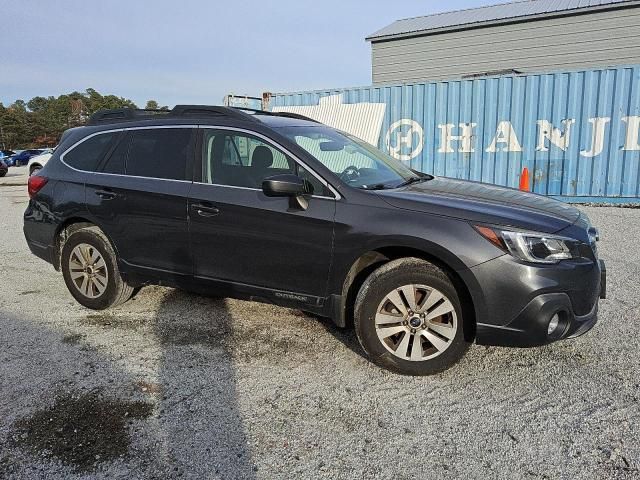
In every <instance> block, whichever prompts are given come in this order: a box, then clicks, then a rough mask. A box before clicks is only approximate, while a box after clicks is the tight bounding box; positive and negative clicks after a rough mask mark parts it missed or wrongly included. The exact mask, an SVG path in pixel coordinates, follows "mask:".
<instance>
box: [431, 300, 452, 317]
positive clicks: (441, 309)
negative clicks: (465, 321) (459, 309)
mask: <svg viewBox="0 0 640 480" xmlns="http://www.w3.org/2000/svg"><path fill="white" fill-rule="evenodd" d="M450 312H453V305H451V302H450V301H449V300H445V301H444V302H442V303H441V304H440V305H438V306H437V307H436V308H435V309H434V310H432V311H430V312H429V313H428V314H427V320H433V319H434V318H438V317H441V316H442V315H445V314H447V313H450Z"/></svg>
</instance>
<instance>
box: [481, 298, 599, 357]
mask: <svg viewBox="0 0 640 480" xmlns="http://www.w3.org/2000/svg"><path fill="white" fill-rule="evenodd" d="M556 313H558V314H559V316H560V324H559V326H558V328H557V329H556V331H555V332H553V334H551V335H549V334H548V333H547V331H548V328H549V322H550V321H551V317H553V315H554V314H556ZM597 321H598V302H596V303H595V304H594V305H593V308H592V309H591V311H590V312H589V313H587V314H586V315H575V314H574V313H573V310H572V308H571V302H570V301H569V297H568V296H567V295H566V294H564V293H547V294H542V295H539V296H537V297H536V298H534V299H533V300H531V301H530V302H529V303H528V304H527V306H526V307H525V308H524V310H523V311H522V312H521V313H520V314H519V315H518V316H517V317H516V318H515V319H514V320H513V321H512V322H510V323H509V324H507V325H503V326H499V325H490V324H486V323H478V324H477V329H476V342H477V343H479V344H481V345H499V346H503V347H538V346H540V345H546V344H547V343H551V342H555V341H557V340H562V339H564V338H575V337H579V336H580V335H582V334H584V333H586V332H588V331H589V330H591V328H592V327H593V326H594V325H595V324H596V322H597Z"/></svg>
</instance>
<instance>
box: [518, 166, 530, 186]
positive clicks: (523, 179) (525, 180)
mask: <svg viewBox="0 0 640 480" xmlns="http://www.w3.org/2000/svg"><path fill="white" fill-rule="evenodd" d="M520 190H522V191H524V192H528V191H529V169H528V168H527V167H524V168H523V169H522V173H521V174H520Z"/></svg>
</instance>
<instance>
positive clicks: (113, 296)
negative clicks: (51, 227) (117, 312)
mask: <svg viewBox="0 0 640 480" xmlns="http://www.w3.org/2000/svg"><path fill="white" fill-rule="evenodd" d="M60 266H61V268H62V275H63V276H64V281H65V283H66V284H67V288H68V289H69V292H70V293H71V295H73V297H74V298H75V299H76V300H77V301H78V302H79V303H80V304H81V305H83V306H85V307H87V308H91V309H93V310H104V309H106V308H109V307H115V306H116V305H119V304H121V303H124V302H126V301H127V300H129V299H130V298H131V296H132V294H133V290H134V289H133V288H132V287H131V286H129V285H127V284H126V283H125V281H124V280H123V279H122V277H121V276H120V271H119V269H118V262H117V259H116V254H115V252H114V250H113V247H112V246H111V243H110V242H109V239H108V238H107V237H106V236H105V235H104V233H102V231H101V230H100V229H99V228H98V227H85V228H81V229H79V230H76V231H74V232H73V233H71V235H70V236H69V237H68V239H67V241H66V242H65V244H64V246H63V248H62V255H61V257H60Z"/></svg>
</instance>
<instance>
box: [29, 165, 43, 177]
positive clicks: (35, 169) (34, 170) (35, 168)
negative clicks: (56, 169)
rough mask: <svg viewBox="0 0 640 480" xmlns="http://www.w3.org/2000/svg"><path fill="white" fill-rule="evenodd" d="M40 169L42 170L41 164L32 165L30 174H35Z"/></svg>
mask: <svg viewBox="0 0 640 480" xmlns="http://www.w3.org/2000/svg"><path fill="white" fill-rule="evenodd" d="M40 170H42V167H41V166H40V165H32V166H31V169H30V170H29V175H35V174H36V173H38V172H39V171H40Z"/></svg>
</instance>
